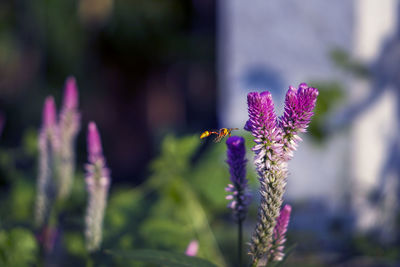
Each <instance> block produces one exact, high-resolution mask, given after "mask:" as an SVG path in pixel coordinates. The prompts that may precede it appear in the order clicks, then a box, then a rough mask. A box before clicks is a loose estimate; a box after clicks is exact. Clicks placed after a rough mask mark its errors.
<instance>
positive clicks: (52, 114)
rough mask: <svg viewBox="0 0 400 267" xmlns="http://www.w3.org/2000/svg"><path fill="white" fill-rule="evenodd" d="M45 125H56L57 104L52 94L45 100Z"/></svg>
mask: <svg viewBox="0 0 400 267" xmlns="http://www.w3.org/2000/svg"><path fill="white" fill-rule="evenodd" d="M43 125H44V127H47V128H51V127H53V126H55V125H56V104H55V103H54V98H53V97H52V96H48V97H47V98H46V100H45V102H44V108H43Z"/></svg>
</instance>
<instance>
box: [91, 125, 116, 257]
mask: <svg viewBox="0 0 400 267" xmlns="http://www.w3.org/2000/svg"><path fill="white" fill-rule="evenodd" d="M87 143H88V160H89V163H88V164H87V165H86V178H85V181H86V187H87V191H88V194H89V200H88V206H87V211H86V220H85V222H86V232H85V235H86V247H87V249H88V251H95V250H98V249H99V248H100V245H101V240H102V227H103V217H104V212H105V208H106V205H107V195H108V189H109V187H110V180H111V179H110V171H109V169H108V168H107V167H106V165H105V160H104V157H103V150H102V147H101V141H100V135H99V132H98V130H97V127H96V124H95V123H94V122H90V123H89V126H88V135H87Z"/></svg>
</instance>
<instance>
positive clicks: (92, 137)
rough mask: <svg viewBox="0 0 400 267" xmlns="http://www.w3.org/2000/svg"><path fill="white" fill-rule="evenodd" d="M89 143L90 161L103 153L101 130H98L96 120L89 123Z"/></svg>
mask: <svg viewBox="0 0 400 267" xmlns="http://www.w3.org/2000/svg"><path fill="white" fill-rule="evenodd" d="M87 143H88V154H89V158H90V161H94V160H95V159H96V158H97V157H99V156H101V155H102V153H103V151H102V148H101V140H100V135H99V131H98V130H97V126H96V124H95V123H94V122H90V123H89V126H88V136H87Z"/></svg>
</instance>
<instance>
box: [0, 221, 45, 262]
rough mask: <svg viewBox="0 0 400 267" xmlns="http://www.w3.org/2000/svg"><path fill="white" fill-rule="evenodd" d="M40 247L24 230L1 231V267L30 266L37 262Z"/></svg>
mask: <svg viewBox="0 0 400 267" xmlns="http://www.w3.org/2000/svg"><path fill="white" fill-rule="evenodd" d="M38 251H39V248H38V245H37V243H36V240H35V237H34V236H33V234H32V233H31V232H30V231H29V230H27V229H23V228H13V229H10V230H8V231H5V230H0V266H16V267H18V266H29V265H32V264H34V263H35V262H37V255H38Z"/></svg>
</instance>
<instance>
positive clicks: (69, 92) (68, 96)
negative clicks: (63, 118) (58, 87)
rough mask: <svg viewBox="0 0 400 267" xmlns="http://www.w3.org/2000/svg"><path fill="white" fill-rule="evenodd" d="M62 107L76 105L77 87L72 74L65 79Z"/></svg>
mask: <svg viewBox="0 0 400 267" xmlns="http://www.w3.org/2000/svg"><path fill="white" fill-rule="evenodd" d="M63 107H64V108H66V109H75V108H77V107H78V88H77V86H76V80H75V78H74V77H72V76H70V77H68V78H67V80H66V81H65V87H64V102H63Z"/></svg>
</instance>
